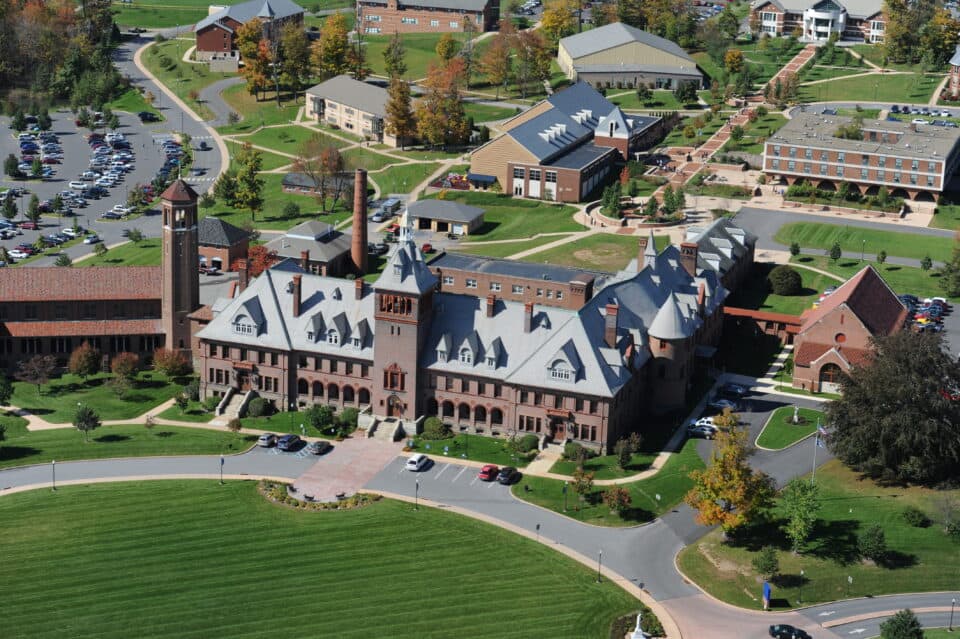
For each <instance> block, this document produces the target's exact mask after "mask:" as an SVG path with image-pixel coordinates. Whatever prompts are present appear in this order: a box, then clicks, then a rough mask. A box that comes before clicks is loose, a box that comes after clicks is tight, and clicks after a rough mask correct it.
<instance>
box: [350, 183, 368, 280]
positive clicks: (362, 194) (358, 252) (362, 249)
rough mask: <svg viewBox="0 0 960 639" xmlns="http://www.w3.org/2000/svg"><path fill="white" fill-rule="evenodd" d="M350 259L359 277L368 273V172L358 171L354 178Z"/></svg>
mask: <svg viewBox="0 0 960 639" xmlns="http://www.w3.org/2000/svg"><path fill="white" fill-rule="evenodd" d="M350 259H352V260H353V269H354V270H355V271H356V272H357V275H365V274H366V272H367V171H366V169H357V172H356V175H355V176H354V178H353V242H352V243H351V244H350Z"/></svg>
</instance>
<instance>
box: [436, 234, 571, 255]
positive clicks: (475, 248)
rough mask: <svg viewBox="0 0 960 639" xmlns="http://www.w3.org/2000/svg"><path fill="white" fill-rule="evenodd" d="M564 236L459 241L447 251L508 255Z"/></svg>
mask: <svg viewBox="0 0 960 639" xmlns="http://www.w3.org/2000/svg"><path fill="white" fill-rule="evenodd" d="M563 237H565V236H558V235H549V236H547V237H538V238H537V239H535V240H521V241H519V242H503V243H499V242H497V243H491V242H461V243H460V244H458V245H457V246H455V247H453V248H452V249H451V250H450V251H449V252H452V253H469V254H470V255H486V256H487V257H510V256H511V255H515V254H517V253H520V252H521V251H529V250H530V249H533V248H537V247H538V246H543V245H544V244H549V243H550V242H556V241H557V240H560V239H563ZM567 237H568V236H567Z"/></svg>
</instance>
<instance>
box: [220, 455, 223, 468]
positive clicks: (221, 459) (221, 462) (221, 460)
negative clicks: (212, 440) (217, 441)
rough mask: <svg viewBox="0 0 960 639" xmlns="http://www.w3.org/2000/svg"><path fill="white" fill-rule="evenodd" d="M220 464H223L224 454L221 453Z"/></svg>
mask: <svg viewBox="0 0 960 639" xmlns="http://www.w3.org/2000/svg"><path fill="white" fill-rule="evenodd" d="M220 465H221V466H223V455H220Z"/></svg>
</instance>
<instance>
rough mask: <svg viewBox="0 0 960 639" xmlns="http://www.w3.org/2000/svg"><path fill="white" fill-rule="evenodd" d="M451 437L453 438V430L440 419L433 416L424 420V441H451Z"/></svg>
mask: <svg viewBox="0 0 960 639" xmlns="http://www.w3.org/2000/svg"><path fill="white" fill-rule="evenodd" d="M451 437H453V430H452V429H451V428H450V425H449V424H444V423H443V421H441V420H440V418H439V417H436V416H431V417H427V418H426V419H425V420H423V438H424V439H450V438H451Z"/></svg>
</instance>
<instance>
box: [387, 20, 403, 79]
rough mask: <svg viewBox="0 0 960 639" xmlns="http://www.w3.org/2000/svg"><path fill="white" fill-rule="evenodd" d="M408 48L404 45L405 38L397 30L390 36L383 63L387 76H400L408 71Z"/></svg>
mask: <svg viewBox="0 0 960 639" xmlns="http://www.w3.org/2000/svg"><path fill="white" fill-rule="evenodd" d="M406 58H407V50H406V48H405V47H404V46H403V38H402V37H400V34H399V33H397V32H396V31H394V32H393V36H391V38H390V42H389V44H387V47H386V48H385V49H384V50H383V63H384V68H385V69H386V71H387V77H389V78H400V77H403V76H404V75H405V74H406V73H407V59H406Z"/></svg>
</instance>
